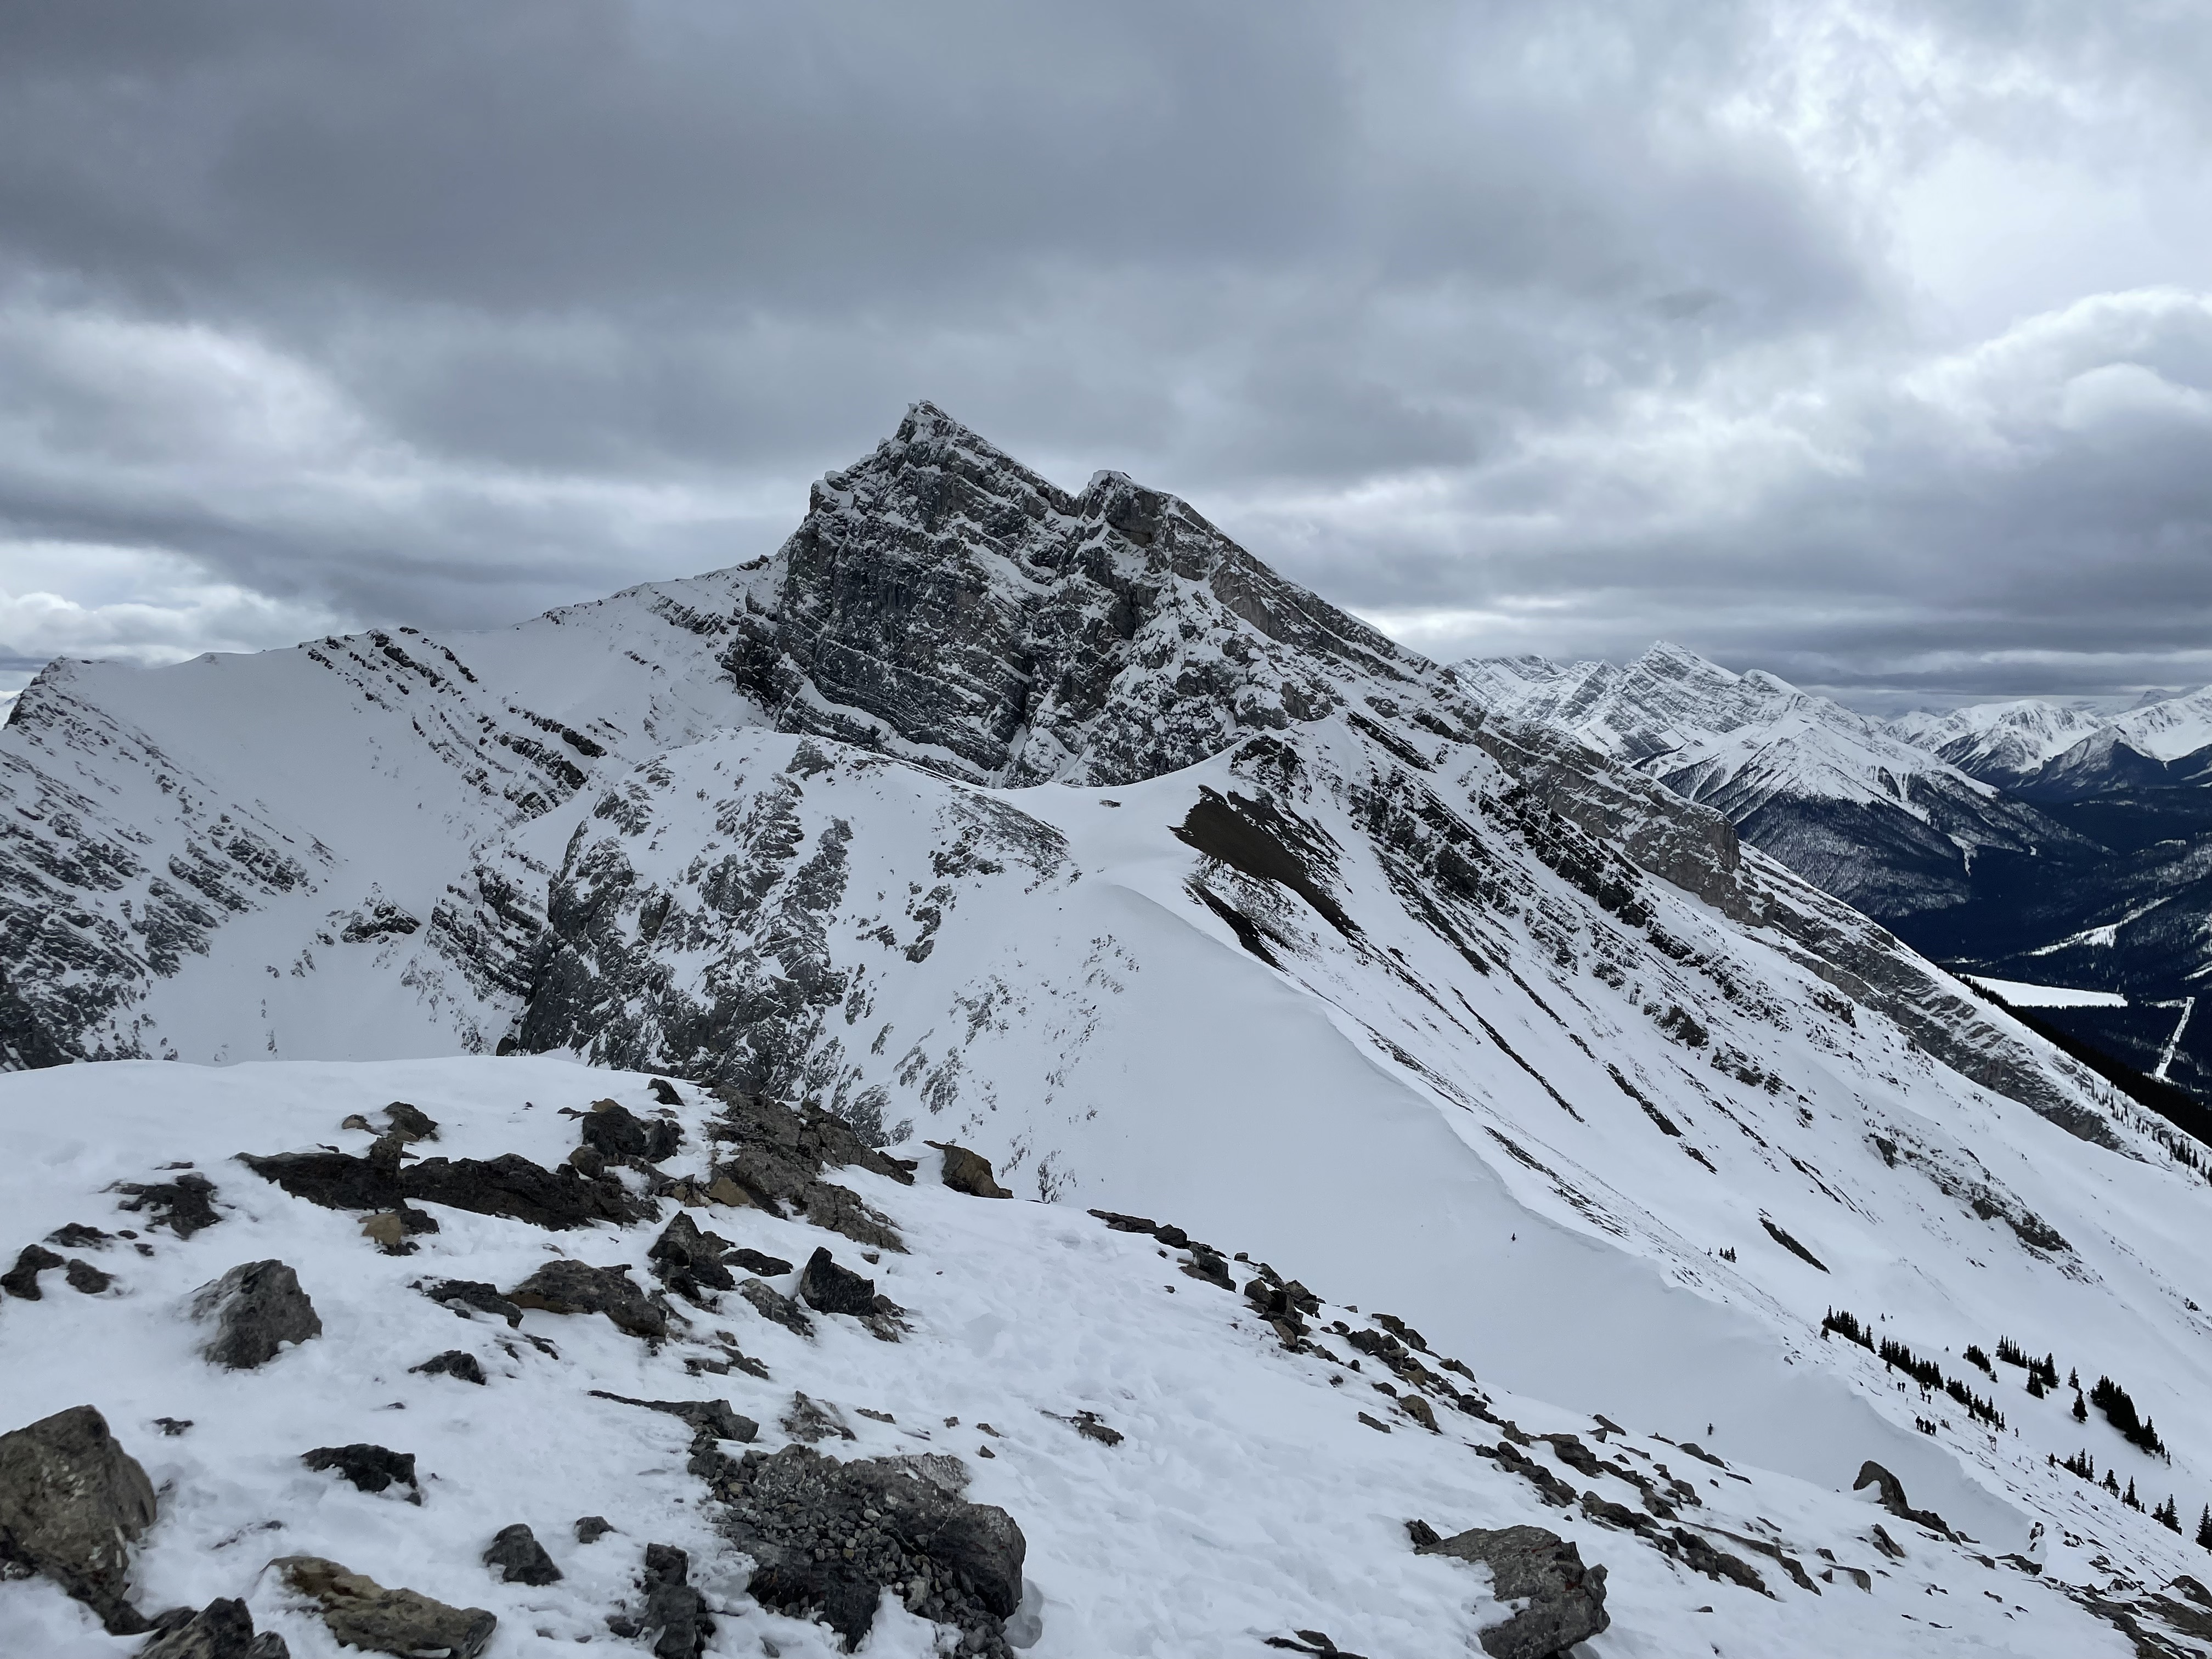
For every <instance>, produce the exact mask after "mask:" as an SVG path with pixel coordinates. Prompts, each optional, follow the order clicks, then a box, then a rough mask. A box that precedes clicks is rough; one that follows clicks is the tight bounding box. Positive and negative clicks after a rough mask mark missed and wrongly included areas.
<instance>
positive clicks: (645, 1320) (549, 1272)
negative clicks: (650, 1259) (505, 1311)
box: [507, 1257, 668, 1341]
mask: <svg viewBox="0 0 2212 1659" xmlns="http://www.w3.org/2000/svg"><path fill="white" fill-rule="evenodd" d="M507 1300H508V1301H510V1302H512V1303H513V1304H514V1305H515V1306H516V1307H518V1308H540V1309H543V1310H544V1311H545V1312H547V1313H556V1314H578V1313H601V1314H605V1316H607V1317H608V1319H609V1320H611V1321H612V1322H613V1323H614V1326H615V1328H616V1329H617V1330H622V1331H627V1332H629V1334H631V1335H632V1336H641V1337H645V1338H647V1339H649V1340H655V1341H657V1340H659V1339H660V1338H662V1337H665V1336H666V1335H667V1334H668V1310H667V1309H666V1308H665V1306H664V1305H662V1304H660V1303H659V1302H657V1301H655V1300H653V1298H652V1297H648V1296H647V1294H646V1293H645V1292H644V1291H641V1290H640V1289H639V1288H638V1287H637V1286H636V1285H634V1284H632V1283H631V1282H630V1279H629V1266H628V1265H627V1264H624V1265H623V1266H620V1267H586V1265H585V1264H584V1263H583V1262H580V1261H568V1259H567V1258H565V1257H563V1258H562V1259H561V1260H559V1261H549V1262H547V1263H546V1264H545V1265H544V1267H540V1268H539V1269H538V1271H537V1272H536V1273H532V1274H531V1275H530V1277H529V1278H527V1279H524V1280H523V1281H522V1283H520V1285H516V1286H515V1287H514V1288H513V1290H511V1291H508V1292H507Z"/></svg>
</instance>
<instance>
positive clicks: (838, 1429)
mask: <svg viewBox="0 0 2212 1659" xmlns="http://www.w3.org/2000/svg"><path fill="white" fill-rule="evenodd" d="M781 1426H782V1429H783V1431H784V1432H785V1433H786V1434H787V1435H789V1436H790V1437H792V1438H793V1440H797V1441H799V1442H802V1443H805V1444H806V1445H810V1446H811V1445H814V1444H815V1443H817V1442H820V1441H823V1440H827V1439H829V1437H831V1436H832V1435H835V1436H836V1437H837V1438H839V1439H840V1440H850V1439H852V1438H853V1437H854V1435H853V1431H852V1430H850V1429H848V1428H847V1427H846V1426H845V1424H844V1422H843V1420H842V1419H840V1418H839V1417H838V1415H837V1408H836V1407H835V1406H825V1405H823V1403H822V1402H821V1401H818V1400H811V1399H809V1398H808V1397H807V1396H806V1395H804V1394H794V1395H792V1396H791V1409H790V1410H788V1411H787V1412H786V1413H784V1414H783V1418H782V1425H781Z"/></svg>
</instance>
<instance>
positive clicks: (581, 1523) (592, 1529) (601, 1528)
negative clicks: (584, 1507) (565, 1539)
mask: <svg viewBox="0 0 2212 1659" xmlns="http://www.w3.org/2000/svg"><path fill="white" fill-rule="evenodd" d="M614 1529H615V1523H614V1522H611V1521H610V1520H608V1519H607V1518H606V1516H604V1515H586V1516H580V1517H579V1518H578V1520H577V1522H576V1541H577V1542H578V1543H579V1544H596V1543H598V1542H599V1540H601V1539H602V1538H605V1536H606V1535H607V1534H609V1533H611V1532H612V1531H613V1530H614Z"/></svg>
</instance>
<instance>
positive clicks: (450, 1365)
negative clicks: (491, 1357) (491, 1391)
mask: <svg viewBox="0 0 2212 1659" xmlns="http://www.w3.org/2000/svg"><path fill="white" fill-rule="evenodd" d="M408 1370H410V1371H412V1372H413V1373H415V1374H416V1376H450V1377H454V1378H457V1379H458V1380H459V1381H460V1382H463V1383H475V1384H476V1385H477V1387H478V1388H480V1389H481V1388H483V1387H484V1386H485V1384H484V1374H483V1362H482V1361H480V1360H479V1359H477V1357H476V1356H475V1355H474V1354H472V1353H471V1352H468V1350H467V1349H465V1348H448V1349H447V1350H446V1352H443V1353H441V1354H438V1355H435V1357H433V1358H428V1359H426V1360H424V1361H423V1362H422V1364H419V1365H410V1366H409V1367H408Z"/></svg>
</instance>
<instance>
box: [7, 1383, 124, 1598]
mask: <svg viewBox="0 0 2212 1659" xmlns="http://www.w3.org/2000/svg"><path fill="white" fill-rule="evenodd" d="M153 1522H154V1484H153V1482H152V1481H150V1480H148V1479H147V1478H146V1471H145V1470H144V1469H143V1468H140V1467H139V1466H138V1464H137V1461H136V1460H135V1459H134V1458H132V1457H131V1455H130V1454H129V1453H128V1452H126V1451H125V1450H124V1449H123V1448H122V1447H121V1446H119V1445H118V1444H117V1443H116V1441H115V1437H114V1436H113V1435H112V1434H110V1433H109V1432H108V1429H107V1420H106V1419H105V1418H103V1417H102V1416H100V1413H98V1412H97V1411H95V1410H94V1409H93V1407H90V1406H72V1407H70V1408H69V1409H68V1410H67V1411H60V1412H56V1413H54V1414H53V1415H52V1416H51V1417H42V1418H40V1419H39V1420H38V1421H37V1422H35V1423H33V1424H30V1425H27V1426H26V1427H23V1428H20V1429H16V1430H14V1431H11V1432H9V1433H8V1434H0V1561H8V1562H11V1563H15V1564H20V1565H22V1566H26V1567H28V1568H29V1569H30V1570H31V1571H34V1572H40V1573H43V1574H45V1575H46V1577H48V1578H51V1579H52V1580H53V1581H54V1582H55V1583H58V1584H59V1585H60V1586H61V1587H62V1589H64V1591H66V1592H67V1593H68V1594H69V1595H71V1596H73V1597H75V1598H76V1600H77V1601H82V1602H83V1603H84V1605H85V1606H87V1607H90V1608H91V1609H92V1610H93V1612H94V1613H97V1614H98V1615H99V1617H100V1622H101V1623H102V1624H103V1625H105V1626H106V1628H107V1629H108V1630H109V1631H110V1632H112V1633H114V1634H117V1635H131V1634H133V1633H135V1632H139V1631H143V1630H144V1629H145V1628H146V1627H147V1626H146V1621H145V1620H144V1619H143V1618H142V1617H141V1616H140V1615H139V1613H138V1611H137V1608H135V1607H132V1606H131V1599H130V1595H129V1580H130V1573H131V1555H130V1550H129V1545H130V1544H131V1542H132V1541H135V1540H136V1539H137V1537H138V1535H139V1534H142V1533H143V1532H144V1531H145V1530H146V1528H148V1527H149V1526H151V1525H152V1524H153Z"/></svg>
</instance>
